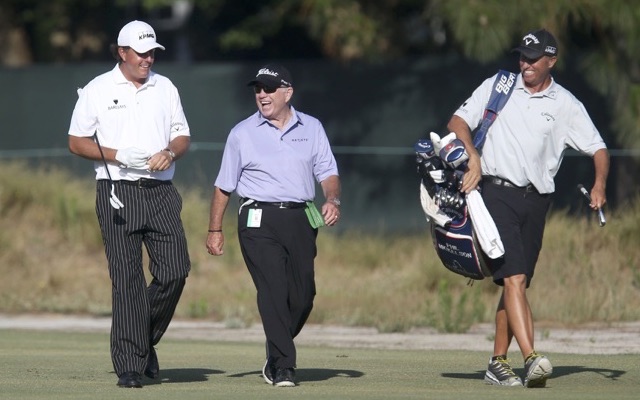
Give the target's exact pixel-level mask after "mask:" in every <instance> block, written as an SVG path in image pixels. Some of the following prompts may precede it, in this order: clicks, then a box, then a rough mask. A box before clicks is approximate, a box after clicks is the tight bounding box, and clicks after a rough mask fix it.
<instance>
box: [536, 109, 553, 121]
mask: <svg viewBox="0 0 640 400" xmlns="http://www.w3.org/2000/svg"><path fill="white" fill-rule="evenodd" d="M540 115H542V116H543V117H545V119H546V120H547V121H555V120H556V119H555V117H554V116H553V115H551V114H549V113H548V112H546V111H543V112H541V113H540Z"/></svg>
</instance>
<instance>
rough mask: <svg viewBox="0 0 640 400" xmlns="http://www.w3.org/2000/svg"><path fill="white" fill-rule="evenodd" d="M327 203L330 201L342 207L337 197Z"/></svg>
mask: <svg viewBox="0 0 640 400" xmlns="http://www.w3.org/2000/svg"><path fill="white" fill-rule="evenodd" d="M327 201H329V202H331V203H333V204H335V205H336V206H338V207H340V199H339V198H337V197H334V198H332V199H327Z"/></svg>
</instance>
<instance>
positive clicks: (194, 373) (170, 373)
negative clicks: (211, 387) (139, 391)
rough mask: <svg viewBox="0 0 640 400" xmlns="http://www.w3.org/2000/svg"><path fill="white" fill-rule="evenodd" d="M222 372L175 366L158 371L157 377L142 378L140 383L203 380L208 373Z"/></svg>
mask: <svg viewBox="0 0 640 400" xmlns="http://www.w3.org/2000/svg"><path fill="white" fill-rule="evenodd" d="M216 374H224V371H220V370H216V369H205V368H175V369H163V370H161V371H160V378H159V379H149V378H147V377H144V378H143V381H142V385H143V386H149V385H160V384H164V383H189V382H205V381H208V380H209V375H216Z"/></svg>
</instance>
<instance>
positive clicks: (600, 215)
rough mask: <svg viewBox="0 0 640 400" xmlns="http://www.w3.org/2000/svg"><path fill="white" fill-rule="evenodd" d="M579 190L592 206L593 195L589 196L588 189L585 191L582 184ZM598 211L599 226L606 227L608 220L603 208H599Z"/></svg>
mask: <svg viewBox="0 0 640 400" xmlns="http://www.w3.org/2000/svg"><path fill="white" fill-rule="evenodd" d="M578 190H579V191H580V193H582V194H583V195H584V197H585V198H586V199H587V201H588V202H589V204H591V195H590V194H589V192H588V191H587V189H585V188H584V186H583V185H582V184H579V185H578ZM597 211H598V224H600V226H604V224H606V223H607V220H606V219H605V218H604V211H602V208H601V207H598V208H597Z"/></svg>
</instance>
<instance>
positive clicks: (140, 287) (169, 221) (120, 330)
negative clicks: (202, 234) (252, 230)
mask: <svg viewBox="0 0 640 400" xmlns="http://www.w3.org/2000/svg"><path fill="white" fill-rule="evenodd" d="M114 184H115V193H116V195H117V197H118V198H119V199H120V201H122V203H123V204H124V207H123V208H120V209H119V210H116V209H114V208H113V207H111V205H110V203H109V194H110V191H111V185H110V183H109V181H107V180H99V181H98V182H97V190H96V214H97V216H98V222H99V224H100V230H101V232H102V240H103V242H104V247H105V254H106V256H107V262H108V266H109V276H110V278H111V283H112V321H111V360H112V362H113V367H114V369H115V372H116V374H117V375H118V376H120V375H122V374H123V373H124V372H129V371H135V372H138V373H140V374H142V373H143V371H144V369H145V367H146V363H147V356H148V354H149V350H150V348H151V347H152V346H154V345H156V344H157V343H158V342H159V341H160V338H162V335H163V334H164V332H165V331H166V330H167V327H168V326H169V323H170V322H171V319H172V317H173V314H174V311H175V309H176V306H177V304H178V300H179V299H180V296H181V294H182V289H183V288H184V285H185V280H186V277H187V275H188V274H189V270H190V267H191V263H190V260H189V253H188V250H187V240H186V237H185V233H184V228H183V226H182V220H181V218H180V212H181V210H182V198H181V197H180V194H179V193H178V191H177V190H176V188H175V187H174V186H173V185H172V184H163V185H159V186H156V187H153V188H145V187H137V186H130V185H125V184H121V183H119V182H114ZM143 244H144V246H145V248H146V250H147V254H148V255H149V271H150V273H151V276H152V280H151V282H150V283H149V285H147V283H146V280H145V276H144V270H143V268H144V267H143V265H142V261H143V256H142V245H143Z"/></svg>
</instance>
